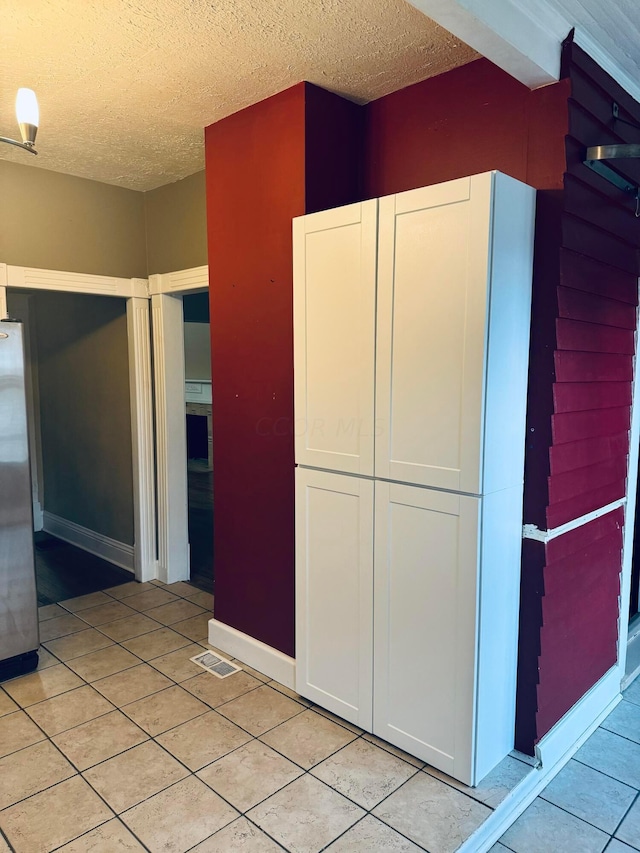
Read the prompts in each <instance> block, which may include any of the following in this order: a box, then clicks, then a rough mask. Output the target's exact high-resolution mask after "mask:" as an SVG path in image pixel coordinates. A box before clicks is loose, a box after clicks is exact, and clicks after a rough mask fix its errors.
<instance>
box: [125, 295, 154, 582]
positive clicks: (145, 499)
mask: <svg viewBox="0 0 640 853" xmlns="http://www.w3.org/2000/svg"><path fill="white" fill-rule="evenodd" d="M127 339H128V342H129V392H130V399H131V451H132V458H133V528H134V537H133V538H134V543H135V544H134V555H133V556H134V570H135V575H136V579H137V580H139V581H142V582H144V581H149V580H153V579H154V578H156V577H157V575H158V571H157V566H158V564H157V561H156V526H155V521H156V506H155V503H156V502H155V482H154V480H155V478H154V451H153V395H152V378H151V328H150V319H149V299H148V298H147V299H143V298H141V297H137V296H132V297H129V299H127Z"/></svg>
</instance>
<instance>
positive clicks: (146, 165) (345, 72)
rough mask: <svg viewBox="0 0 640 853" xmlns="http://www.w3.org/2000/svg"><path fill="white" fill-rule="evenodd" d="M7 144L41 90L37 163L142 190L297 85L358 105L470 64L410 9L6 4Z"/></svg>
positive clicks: (12, 154)
mask: <svg viewBox="0 0 640 853" xmlns="http://www.w3.org/2000/svg"><path fill="white" fill-rule="evenodd" d="M0 47H1V51H0V135H3V136H16V135H17V133H18V130H17V126H16V123H15V118H14V114H13V101H14V97H15V92H16V90H17V88H18V87H19V86H29V87H31V88H33V89H35V90H36V92H37V95H38V99H39V101H40V115H41V125H40V130H39V133H38V139H37V147H38V150H39V152H40V153H39V155H38V157H37V158H36V157H33V156H31V155H29V154H27V153H26V152H22V151H20V150H18V149H12V148H11V147H9V146H7V145H3V146H2V151H0V157H1V158H3V159H7V160H12V161H14V162H20V163H26V164H28V165H30V166H36V165H37V166H40V167H42V168H45V169H52V170H54V171H58V172H66V173H69V174H72V175H79V176H81V177H85V178H92V179H94V180H98V181H105V182H107V183H111V184H117V185H119V186H123V187H129V188H131V189H136V190H148V189H153V188H154V187H157V186H161V185H163V184H168V183H171V182H173V181H176V180H178V179H180V178H183V177H186V176H187V175H190V174H193V173H194V172H197V171H198V170H200V169H202V168H203V167H204V153H203V132H202V129H203V127H205V126H206V125H208V124H211V123H212V122H215V121H218V120H219V119H221V118H223V117H224V116H226V115H230V114H231V113H234V112H236V111H237V110H239V109H242V108H243V107H246V106H248V105H250V104H253V103H256V102H257V101H260V100H262V99H263V98H266V97H268V96H269V95H272V94H274V93H276V92H279V91H281V90H282V89H285V88H287V87H288V86H291V85H293V84H294V83H297V82H299V81H300V80H309V81H310V82H312V83H316V84H318V85H319V86H323V87H324V88H326V89H330V90H332V91H334V92H337V93H339V94H341V95H344V96H346V97H348V98H350V99H352V100H355V101H358V102H366V101H370V100H373V99H375V98H379V97H381V96H382V95H385V94H387V93H389V92H392V91H395V90H397V89H400V88H403V87H404V86H408V85H409V84H411V83H415V82H417V81H419V80H423V79H425V78H427V77H431V76H434V75H436V74H441V73H442V72H444V71H448V70H449V69H451V68H454V67H456V66H458V65H463V64H464V63H466V62H469V61H470V60H472V59H474V58H475V56H476V54H475V53H474V52H473V51H472V50H471V49H470V48H469V47H467V46H466V45H464V44H462V43H461V42H460V41H458V40H457V39H455V38H454V37H453V36H452V35H451V34H450V33H448V32H447V31H446V30H443V29H442V28H441V27H439V26H437V25H436V24H435V23H434V22H432V21H431V20H430V19H429V18H426V17H425V16H424V15H423V14H422V13H420V12H418V11H417V10H416V9H414V8H413V7H412V6H410V5H409V4H408V3H405V2H404V0H215V1H214V2H207V0H0Z"/></svg>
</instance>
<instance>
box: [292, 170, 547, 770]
mask: <svg viewBox="0 0 640 853" xmlns="http://www.w3.org/2000/svg"><path fill="white" fill-rule="evenodd" d="M534 207H535V192H534V190H533V189H531V188H530V187H527V186H525V185H524V184H521V183H519V182H518V181H515V180H513V179H511V178H508V177H507V176H505V175H502V174H500V173H496V172H491V173H486V174H482V175H475V176H473V177H471V178H463V179H460V180H456V181H450V182H447V183H444V184H440V185H437V186H432V187H426V188H423V189H418V190H412V191H409V192H405V193H400V194H397V195H393V196H388V197H386V198H382V199H379V200H373V201H367V202H363V203H362V204H355V205H349V206H347V207H344V208H339V209H336V210H332V211H324V212H322V213H318V214H312V215H310V216H305V217H301V218H299V219H296V220H294V332H295V406H296V462H297V465H298V467H297V470H296V625H297V627H296V671H297V675H296V679H297V690H298V692H299V693H300V694H301V695H303V696H306V697H308V698H309V699H312V700H313V701H315V702H317V703H319V704H320V705H322V706H324V707H326V708H328V709H329V710H331V711H333V712H335V713H337V714H339V715H340V716H342V717H343V718H344V719H347V720H350V721H351V722H354V723H357V724H358V725H360V726H362V727H363V728H365V729H367V730H369V731H373V732H375V733H376V734H377V735H379V736H380V737H382V738H384V739H385V740H387V741H389V742H391V743H394V744H396V745H398V746H400V747H402V748H403V749H406V750H407V751H408V752H410V753H412V754H414V755H416V756H418V757H420V758H423V759H424V760H425V761H427V762H429V763H430V764H432V765H433V766H435V767H437V768H439V769H441V770H443V771H444V772H446V773H448V774H450V775H452V776H454V777H455V778H457V779H460V780H461V781H463V782H465V783H467V784H476V783H477V782H478V781H479V780H480V779H481V778H482V777H483V776H484V775H486V773H488V772H489V771H490V770H491V769H492V767H494V766H495V764H496V763H498V762H499V761H500V760H501V759H502V758H503V757H504V756H505V755H506V754H507V753H508V752H509V751H510V750H511V749H512V748H513V730H514V717H515V689H516V663H517V636H518V605H519V581H520V542H521V527H522V484H523V468H524V441H525V434H524V433H525V426H524V424H525V406H526V385H527V366H528V343H529V318H530V299H531V272H532V257H533V220H534Z"/></svg>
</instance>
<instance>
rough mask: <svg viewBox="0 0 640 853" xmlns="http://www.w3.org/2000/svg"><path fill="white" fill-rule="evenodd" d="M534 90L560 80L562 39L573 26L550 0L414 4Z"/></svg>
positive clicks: (417, 0)
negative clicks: (547, 0)
mask: <svg viewBox="0 0 640 853" xmlns="http://www.w3.org/2000/svg"><path fill="white" fill-rule="evenodd" d="M409 2H410V3H411V4H412V5H413V6H415V7H416V9H419V10H420V11H421V12H423V13H424V14H425V15H427V16H428V17H429V18H431V19H432V20H434V21H436V22H437V23H438V24H440V26H442V27H444V28H445V29H447V30H449V32H451V33H453V34H454V35H455V36H457V37H458V38H460V39H462V41H464V42H465V43H466V44H468V45H469V46H470V47H472V48H474V49H475V50H477V51H478V53H480V54H482V56H485V57H486V58H487V59H489V60H491V62H493V63H494V64H495V65H497V66H498V67H499V68H502V69H503V71H506V72H507V73H508V74H510V75H511V76H512V77H515V78H516V80H519V81H520V82H521V83H524V84H525V85H526V86H528V87H529V88H530V89H536V88H538V87H539V86H546V85H548V84H549V83H554V82H556V81H557V80H558V79H559V77H560V53H561V45H562V41H563V40H564V39H565V38H566V36H567V35H568V33H569V30H570V29H571V27H572V25H571V24H570V23H568V22H567V19H566V18H565V17H564V16H563V15H561V14H559V13H558V12H557V11H556V10H555V9H554V8H553V7H552V6H551V5H550V4H549V3H547V2H545V0H537V2H533V3H532V2H524V0H492V2H491V3H487V2H486V0H409Z"/></svg>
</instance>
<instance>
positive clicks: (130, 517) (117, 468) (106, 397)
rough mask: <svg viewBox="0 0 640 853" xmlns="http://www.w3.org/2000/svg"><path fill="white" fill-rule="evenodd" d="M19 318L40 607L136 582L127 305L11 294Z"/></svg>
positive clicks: (75, 296)
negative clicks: (21, 333)
mask: <svg viewBox="0 0 640 853" xmlns="http://www.w3.org/2000/svg"><path fill="white" fill-rule="evenodd" d="M7 310H8V313H9V316H12V317H15V318H16V319H19V320H21V321H22V323H23V325H24V338H25V356H26V361H25V391H26V397H27V412H28V422H29V445H30V448H29V450H30V454H29V455H30V459H31V466H30V467H31V485H32V500H33V518H34V530H35V542H34V544H35V564H36V575H37V589H38V601H39V603H40V604H41V605H44V604H51V603H55V602H57V601H62V600H64V599H67V598H72V597H75V596H77V595H84V594H87V593H90V592H94V591H95V590H96V589H101V588H103V587H104V586H105V585H106V586H115V585H117V584H120V583H125V582H127V581H130V580H133V578H134V574H133V572H134V569H135V566H134V499H133V491H134V490H133V460H132V430H131V408H130V394H129V357H128V333H127V306H126V299H125V298H110V297H105V296H97V295H88V294H82V293H68V292H67V293H65V292H55V291H53V292H52V291H42V290H41V291H37V290H34V291H30V290H26V289H25V290H21V289H13V288H12V289H10V290H9V291H8V293H7Z"/></svg>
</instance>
